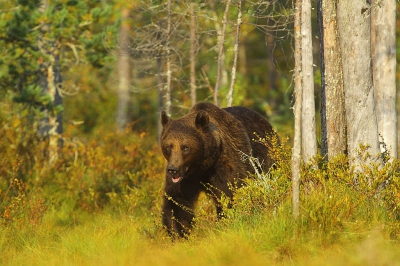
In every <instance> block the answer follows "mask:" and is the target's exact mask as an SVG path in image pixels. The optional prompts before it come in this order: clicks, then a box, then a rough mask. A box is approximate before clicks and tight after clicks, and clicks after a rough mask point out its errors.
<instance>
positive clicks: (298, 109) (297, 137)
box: [291, 0, 303, 218]
mask: <svg viewBox="0 0 400 266" xmlns="http://www.w3.org/2000/svg"><path fill="white" fill-rule="evenodd" d="M301 7H302V1H301V0H296V3H295V17H294V40H295V41H294V42H295V43H294V47H295V53H294V56H295V59H294V64H295V66H294V95H295V105H294V108H293V109H294V140H293V153H292V165H291V167H292V193H293V194H292V203H293V216H294V218H298V217H299V215H300V165H301V138H302V132H301V119H302V115H301V113H302V100H303V97H302V95H303V93H302V90H303V88H302V69H301V68H302V64H301V61H302V53H301V43H302V40H301V39H302V35H301Z"/></svg>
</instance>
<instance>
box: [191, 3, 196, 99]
mask: <svg viewBox="0 0 400 266" xmlns="http://www.w3.org/2000/svg"><path fill="white" fill-rule="evenodd" d="M194 9H195V2H191V3H190V8H189V11H190V99H191V104H192V107H193V106H194V105H195V104H196V101H197V100H196V99H197V97H196V96H197V95H196V19H195V15H194Z"/></svg>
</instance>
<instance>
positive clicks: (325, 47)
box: [317, 0, 346, 160]
mask: <svg viewBox="0 0 400 266" xmlns="http://www.w3.org/2000/svg"><path fill="white" fill-rule="evenodd" d="M321 2H323V3H321ZM336 2H337V0H324V1H322V0H318V2H317V13H318V24H319V40H320V53H321V77H322V79H321V80H322V82H321V83H322V84H321V98H322V101H321V126H322V141H321V154H322V155H323V156H325V160H328V159H329V158H331V157H335V156H337V155H339V154H344V153H345V151H346V117H345V106H344V88H343V69H342V62H341V51H340V45H339V35H338V27H337V8H336Z"/></svg>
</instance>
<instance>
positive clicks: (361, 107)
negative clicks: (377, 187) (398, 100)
mask: <svg viewBox="0 0 400 266" xmlns="http://www.w3.org/2000/svg"><path fill="white" fill-rule="evenodd" d="M370 7H371V6H370V5H369V4H368V3H367V2H366V1H365V0H352V1H339V2H338V11H337V15H338V29H339V35H340V48H341V53H342V55H341V57H342V66H343V84H344V91H345V95H346V97H345V106H346V122H347V136H348V153H349V156H350V158H349V159H350V165H351V166H354V167H355V170H356V171H362V165H363V164H364V163H369V162H370V160H368V161H367V162H364V161H361V160H359V158H358V157H359V156H358V152H357V151H358V150H359V148H360V145H365V146H368V147H369V150H368V151H369V153H370V154H371V155H373V156H376V155H377V154H378V153H379V152H380V150H379V143H378V126H377V121H376V113H375V103H374V88H373V84H372V68H371V17H370Z"/></svg>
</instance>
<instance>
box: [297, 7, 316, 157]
mask: <svg viewBox="0 0 400 266" xmlns="http://www.w3.org/2000/svg"><path fill="white" fill-rule="evenodd" d="M300 31H301V53H302V56H301V71H302V86H303V93H302V95H303V103H302V106H303V107H302V118H301V127H302V130H301V131H302V132H301V140H302V143H301V145H302V155H303V160H304V162H309V161H310V160H311V158H312V157H314V156H316V155H317V136H316V129H315V100H314V73H313V53H312V38H311V33H312V30H311V0H302V7H301V29H300Z"/></svg>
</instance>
